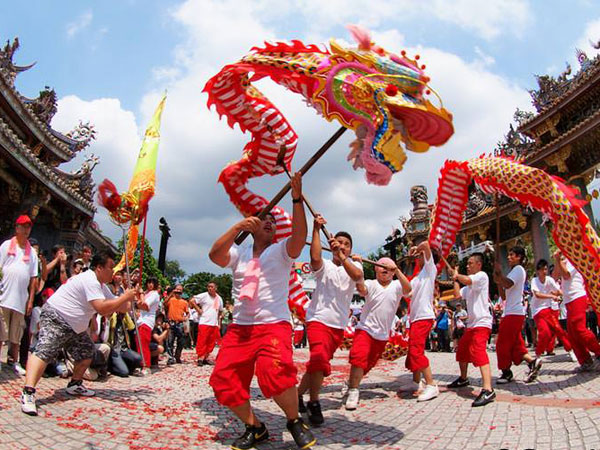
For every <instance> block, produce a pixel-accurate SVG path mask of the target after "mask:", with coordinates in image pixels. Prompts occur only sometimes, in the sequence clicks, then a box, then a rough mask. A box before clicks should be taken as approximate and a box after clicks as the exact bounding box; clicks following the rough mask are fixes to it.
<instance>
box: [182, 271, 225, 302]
mask: <svg viewBox="0 0 600 450" xmlns="http://www.w3.org/2000/svg"><path fill="white" fill-rule="evenodd" d="M211 281H214V282H215V283H216V284H217V292H218V293H219V295H220V296H221V297H222V298H223V302H225V303H233V301H232V299H231V288H232V285H233V280H232V277H231V275H230V274H221V275H215V274H214V273H210V272H198V273H194V274H192V275H190V276H189V277H187V278H186V279H185V280H183V282H182V284H183V292H184V293H186V294H188V295H189V296H194V295H197V294H200V293H201V292H206V287H207V285H208V283H210V282H211Z"/></svg>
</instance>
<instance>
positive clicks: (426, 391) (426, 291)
mask: <svg viewBox="0 0 600 450" xmlns="http://www.w3.org/2000/svg"><path fill="white" fill-rule="evenodd" d="M408 255H409V256H415V257H416V258H417V260H416V261H417V264H418V265H419V267H421V270H420V271H419V274H418V275H417V276H416V277H414V278H413V279H412V280H410V287H411V292H410V295H409V297H410V329H409V335H408V336H409V337H408V354H407V355H406V362H405V365H406V368H407V369H408V370H410V371H411V372H412V373H413V381H414V383H415V389H416V392H417V394H418V397H417V401H419V402H423V401H427V400H431V399H433V398H435V397H437V396H438V395H439V390H438V387H437V385H436V384H435V382H434V381H433V375H432V373H431V365H430V364H429V359H428V358H427V356H425V344H426V342H427V337H428V336H429V333H430V332H431V328H432V327H433V324H434V322H435V312H434V311H433V297H434V291H435V278H436V277H437V267H436V265H435V261H434V259H433V254H432V252H431V248H430V247H429V242H427V241H423V242H421V243H420V244H419V245H418V246H417V247H413V248H411V249H410V251H409V253H408ZM421 374H422V375H423V378H424V381H425V383H424V385H422V383H421Z"/></svg>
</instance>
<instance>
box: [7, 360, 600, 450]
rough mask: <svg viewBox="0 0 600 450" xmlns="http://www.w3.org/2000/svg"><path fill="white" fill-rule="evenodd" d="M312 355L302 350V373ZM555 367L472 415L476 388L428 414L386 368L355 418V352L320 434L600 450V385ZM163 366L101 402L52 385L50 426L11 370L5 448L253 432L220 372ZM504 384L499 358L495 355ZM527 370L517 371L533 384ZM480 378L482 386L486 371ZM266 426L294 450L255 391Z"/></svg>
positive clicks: (337, 381)
mask: <svg viewBox="0 0 600 450" xmlns="http://www.w3.org/2000/svg"><path fill="white" fill-rule="evenodd" d="M429 355H430V357H431V360H432V364H433V368H434V373H435V374H436V379H437V380H438V382H439V383H440V385H444V384H446V383H447V382H449V381H451V380H453V379H454V378H455V377H456V374H457V366H456V363H455V362H454V355H453V354H442V353H431V354H429ZM307 356H308V352H307V351H306V350H299V351H297V355H296V358H297V361H298V363H299V367H300V368H301V370H302V369H303V361H306V359H307ZM551 358H552V359H551V360H550V361H549V362H547V363H545V364H544V367H543V369H542V376H541V379H540V382H539V383H535V384H532V385H527V384H525V383H523V382H521V381H517V382H515V383H512V384H510V385H508V386H506V385H505V386H506V387H502V388H498V389H497V392H498V400H497V402H496V403H493V404H491V405H488V406H486V407H484V408H471V406H470V404H471V400H472V399H473V398H474V393H473V389H472V388H465V389H462V390H460V391H458V392H454V391H448V390H446V389H442V393H441V395H440V397H439V398H438V399H435V400H433V401H431V402H427V403H417V402H416V401H415V400H414V399H413V398H412V396H411V395H409V394H408V393H407V392H405V391H404V390H403V388H406V387H407V386H408V383H409V381H410V374H409V373H408V372H406V370H405V369H404V359H401V360H399V361H396V362H383V363H380V365H379V366H378V367H377V368H376V369H374V370H373V372H372V373H371V374H369V376H368V377H367V378H366V379H365V380H364V383H363V387H362V390H361V402H360V406H359V408H358V409H357V410H356V411H353V412H349V411H346V410H345V409H344V408H343V406H342V402H341V400H340V399H339V395H338V392H339V388H340V386H341V382H342V380H344V379H345V377H346V376H347V374H348V366H347V352H345V351H340V352H338V353H337V354H336V358H335V360H334V374H332V376H331V377H330V378H328V379H327V386H326V387H325V389H324V396H323V399H322V406H323V409H324V415H325V419H326V423H325V425H324V426H322V427H320V428H318V429H316V430H315V431H314V433H315V435H316V436H317V438H318V441H319V442H318V446H317V447H316V448H322V449H349V448H351V449H361V450H367V449H424V448H427V449H461V450H462V449H480V448H486V449H499V448H510V449H527V448H535V449H544V448H548V449H582V448H585V449H594V448H596V449H600V377H598V375H600V374H597V373H586V374H575V373H574V369H575V364H574V363H571V362H568V359H567V356H566V355H565V354H563V353H559V354H558V355H556V356H554V357H551ZM184 359H185V364H182V365H176V366H171V367H164V368H163V369H162V370H160V371H159V372H158V373H155V374H153V375H151V376H149V377H145V378H126V379H120V378H116V377H110V378H109V379H108V380H107V381H105V382H98V383H89V384H88V386H89V387H91V388H93V389H95V390H96V391H97V396H96V397H94V398H72V397H69V396H68V395H66V394H65V393H64V387H65V386H66V382H65V380H61V379H57V378H51V379H43V380H42V382H41V384H40V387H39V389H38V404H39V410H40V416H39V417H28V416H26V415H24V414H22V413H21V412H20V409H19V404H18V397H19V393H20V389H21V385H22V379H19V378H17V377H16V376H14V375H13V373H12V371H10V370H8V368H6V366H4V369H3V370H2V372H1V373H0V448H1V449H61V450H63V449H88V450H92V449H119V450H121V449H123V450H125V449H133V450H141V449H163V450H174V449H181V448H186V449H187V448H193V449H224V448H229V447H228V445H227V444H229V443H230V442H231V441H232V439H233V437H235V436H236V435H238V434H239V433H240V432H241V430H242V427H241V426H240V424H239V423H238V422H237V421H236V420H234V419H233V418H232V416H231V415H230V414H229V413H228V412H227V411H226V410H225V409H223V408H221V407H220V406H219V405H218V404H217V403H216V402H215V400H214V398H213V397H212V392H211V390H210V388H209V386H208V383H207V381H208V376H209V374H210V371H211V368H210V367H202V368H200V367H196V366H195V365H194V364H193V354H192V353H186V354H185V355H184ZM491 360H492V366H493V368H494V374H495V372H496V371H495V368H496V366H495V355H494V354H491ZM525 369H526V367H525V366H522V367H519V368H517V370H516V371H515V374H516V378H517V379H518V380H523V379H524V376H525ZM470 374H471V375H472V380H473V381H474V382H475V384H476V385H477V384H478V381H479V374H478V371H476V370H474V369H473V368H471V372H470ZM253 396H254V398H255V399H256V400H255V401H254V405H255V407H256V411H257V415H258V416H259V418H261V419H262V420H264V421H265V422H266V423H267V424H269V431H270V434H271V439H270V441H269V442H266V443H264V444H261V445H260V448H261V449H265V450H274V449H293V448H295V446H294V445H293V441H292V440H291V437H290V436H289V434H288V433H287V431H284V428H285V421H284V419H283V417H282V415H281V413H280V412H279V411H278V408H277V407H276V405H275V404H274V403H273V402H272V401H271V400H266V399H264V398H262V397H261V396H260V392H259V391H258V389H254V390H253Z"/></svg>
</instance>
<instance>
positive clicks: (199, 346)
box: [196, 325, 219, 358]
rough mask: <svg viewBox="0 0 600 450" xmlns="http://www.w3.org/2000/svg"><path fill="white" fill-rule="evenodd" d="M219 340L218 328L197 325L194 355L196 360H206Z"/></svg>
mask: <svg viewBox="0 0 600 450" xmlns="http://www.w3.org/2000/svg"><path fill="white" fill-rule="evenodd" d="M218 338H219V327H217V326H210V325H198V338H197V339H196V355H198V358H208V355H210V352H212V351H213V349H214V348H215V344H216V343H217V339H218Z"/></svg>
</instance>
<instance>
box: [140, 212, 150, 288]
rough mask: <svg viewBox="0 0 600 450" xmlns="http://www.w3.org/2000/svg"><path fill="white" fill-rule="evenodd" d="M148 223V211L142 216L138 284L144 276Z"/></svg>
mask: <svg viewBox="0 0 600 450" xmlns="http://www.w3.org/2000/svg"><path fill="white" fill-rule="evenodd" d="M147 223H148V211H146V215H145V216H144V229H143V230H142V246H141V247H140V283H141V282H142V280H143V278H144V277H143V276H144V249H145V248H146V225H147Z"/></svg>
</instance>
